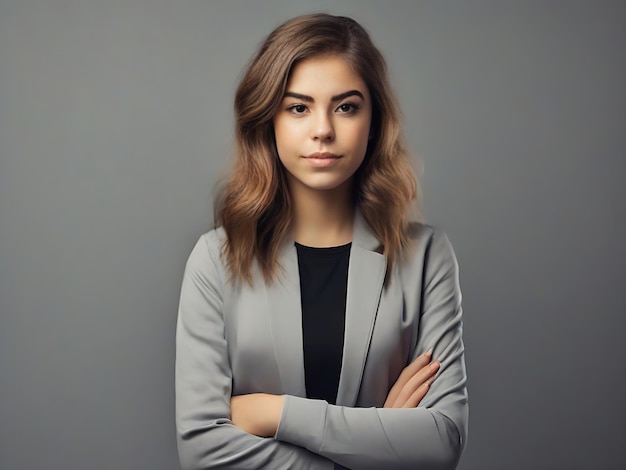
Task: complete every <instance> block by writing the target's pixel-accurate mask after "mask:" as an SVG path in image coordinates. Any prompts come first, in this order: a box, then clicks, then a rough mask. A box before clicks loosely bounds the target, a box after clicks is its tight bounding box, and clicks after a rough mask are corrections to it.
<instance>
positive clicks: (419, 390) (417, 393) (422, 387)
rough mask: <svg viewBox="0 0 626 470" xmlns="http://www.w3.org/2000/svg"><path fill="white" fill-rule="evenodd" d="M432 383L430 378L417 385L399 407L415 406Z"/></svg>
mask: <svg viewBox="0 0 626 470" xmlns="http://www.w3.org/2000/svg"><path fill="white" fill-rule="evenodd" d="M431 383H432V379H430V380H428V381H426V382H425V383H423V384H422V385H420V386H419V387H417V390H415V391H414V392H413V394H412V395H411V396H410V397H409V399H408V400H407V401H406V402H405V403H404V404H403V405H402V406H401V408H415V407H416V406H417V405H419V404H420V402H421V401H422V398H424V397H425V396H426V393H427V392H428V389H429V388H430V384H431Z"/></svg>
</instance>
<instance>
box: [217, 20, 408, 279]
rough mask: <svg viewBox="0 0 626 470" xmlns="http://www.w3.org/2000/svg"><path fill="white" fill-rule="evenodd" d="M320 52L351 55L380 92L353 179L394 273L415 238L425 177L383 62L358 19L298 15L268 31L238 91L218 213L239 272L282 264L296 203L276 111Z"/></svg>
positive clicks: (267, 271)
mask: <svg viewBox="0 0 626 470" xmlns="http://www.w3.org/2000/svg"><path fill="white" fill-rule="evenodd" d="M320 55H339V56H340V57H342V58H343V59H345V60H346V61H348V62H349V63H350V64H351V65H352V67H354V70H355V71H356V72H357V73H358V74H359V75H360V76H361V78H362V79H363V81H364V82H365V83H366V85H367V87H368V90H369V92H370V96H371V97H372V124H371V140H370V142H369V145H368V149H367V152H366V155H365V159H364V161H363V163H362V164H361V166H360V168H359V169H358V170H357V172H356V173H355V175H354V181H353V185H352V186H353V196H354V203H355V206H356V207H357V208H358V210H359V211H360V212H361V213H362V215H363V217H364V218H365V220H366V221H367V223H368V224H369V225H370V227H371V229H372V230H373V232H374V234H375V235H376V237H377V238H378V240H380V242H381V245H382V249H383V253H384V254H385V255H386V257H387V269H388V271H389V270H390V268H391V266H392V265H393V262H394V260H396V258H397V257H398V256H399V255H400V253H401V252H402V250H403V249H404V248H405V247H406V246H407V245H408V243H409V239H410V235H409V226H408V218H409V208H410V207H411V203H412V201H413V200H414V199H416V197H417V180H416V178H415V174H414V172H413V169H412V167H411V165H410V162H409V158H408V155H407V152H406V147H405V145H404V140H403V138H402V135H401V119H400V111H399V107H398V104H397V101H396V98H395V96H394V94H393V92H392V90H391V87H390V84H389V79H388V76H387V67H386V64H385V60H384V58H383V56H382V55H381V53H380V51H379V50H378V49H377V48H376V47H375V46H374V44H373V43H372V41H371V39H370V37H369V35H368V33H367V31H365V29H363V27H362V26H361V25H360V24H359V23H357V22H356V21H354V20H353V19H351V18H347V17H343V16H332V15H328V14H313V15H306V16H300V17H297V18H294V19H291V20H289V21H287V22H286V23H284V24H282V25H281V26H279V27H278V28H277V29H276V30H274V31H273V32H272V33H271V34H270V35H269V36H268V37H267V39H266V40H265V41H264V42H263V44H262V45H261V47H260V49H259V50H258V52H257V53H256V54H255V56H254V57H253V58H252V61H251V62H250V64H249V65H248V68H247V69H246V71H245V73H244V76H243V78H242V80H241V82H240V84H239V87H238V89H237V93H236V96H235V115H236V135H235V137H236V161H235V165H234V168H233V171H232V176H231V177H230V179H229V180H228V181H227V182H226V184H225V186H224V187H223V188H222V189H221V191H220V193H219V195H218V197H217V199H216V206H215V211H214V214H215V224H216V226H219V225H221V226H222V227H223V228H224V230H225V231H226V235H227V237H226V241H225V243H224V246H223V250H222V254H223V256H224V257H225V261H226V264H227V266H228V268H229V271H230V274H231V277H232V279H234V280H244V281H247V282H248V283H252V273H251V271H252V264H253V261H254V260H255V259H256V260H257V262H258V263H259V266H260V268H261V271H262V272H263V275H264V277H265V280H266V281H267V282H271V281H272V280H273V279H274V278H275V277H276V275H277V272H278V271H279V268H280V267H279V263H278V259H277V258H278V252H279V250H280V248H281V245H282V243H283V242H284V239H285V236H286V235H287V232H288V231H289V228H290V224H291V220H292V208H291V198H290V194H289V191H288V186H287V179H286V175H285V171H286V170H285V169H284V167H283V166H282V164H281V162H280V160H279V158H278V155H277V152H276V143H275V139H274V128H273V118H274V115H275V114H276V112H277V110H278V108H279V106H280V104H281V102H282V100H283V95H284V93H285V90H286V86H287V82H288V80H289V77H290V73H291V71H292V70H293V68H294V66H295V65H297V64H298V63H300V62H301V61H303V60H305V59H308V58H311V57H315V56H320Z"/></svg>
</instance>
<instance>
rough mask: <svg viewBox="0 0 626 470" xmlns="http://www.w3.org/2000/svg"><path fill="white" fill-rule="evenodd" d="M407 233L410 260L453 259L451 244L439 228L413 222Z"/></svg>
mask: <svg viewBox="0 0 626 470" xmlns="http://www.w3.org/2000/svg"><path fill="white" fill-rule="evenodd" d="M408 232H409V237H410V240H411V243H410V245H411V247H410V249H409V253H410V255H409V256H410V258H413V259H415V258H416V257H417V258H419V259H421V260H424V261H425V260H426V259H427V258H447V259H450V260H452V259H455V255H454V250H453V248H452V244H451V243H450V240H449V238H448V236H447V234H446V232H445V231H444V230H443V229H442V228H441V227H437V226H434V225H430V224H427V223H424V222H417V221H415V222H411V223H409V230H408Z"/></svg>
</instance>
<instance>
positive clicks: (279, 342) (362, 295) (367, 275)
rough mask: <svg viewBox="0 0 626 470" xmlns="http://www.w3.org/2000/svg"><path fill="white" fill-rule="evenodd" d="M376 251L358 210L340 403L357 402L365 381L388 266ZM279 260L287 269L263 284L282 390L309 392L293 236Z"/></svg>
mask: <svg viewBox="0 0 626 470" xmlns="http://www.w3.org/2000/svg"><path fill="white" fill-rule="evenodd" d="M378 251H380V242H379V241H378V240H377V239H376V237H374V235H373V234H372V233H371V230H370V228H369V226H368V225H367V223H366V222H365V220H364V219H363V217H362V216H361V214H360V213H359V212H358V211H357V213H356V215H355V221H354V234H353V240H352V248H351V250H350V263H349V265H348V291H347V296H346V327H345V335H344V345H343V359H342V364H341V376H340V379H339V389H338V391H337V404H338V405H342V406H354V405H355V404H356V401H357V398H358V394H359V388H360V386H361V379H362V377H363V369H364V367H365V359H366V357H367V353H368V350H369V344H370V340H371V337H372V331H373V328H374V321H375V320H376V313H377V312H378V303H379V301H380V295H381V292H382V287H383V282H384V279H385V272H386V268H387V260H386V258H385V256H384V255H382V254H381V253H379V252H378ZM280 262H281V265H282V267H283V269H284V272H283V273H282V275H280V276H278V278H277V279H276V280H275V281H274V282H273V283H272V284H271V285H266V287H265V292H266V301H267V305H268V308H269V309H270V317H271V322H272V325H271V330H272V340H273V343H274V352H275V355H276V362H277V364H278V370H279V374H280V380H281V385H282V389H283V391H284V393H286V394H289V395H295V396H300V397H305V396H306V386H305V379H304V352H303V349H302V305H301V298H300V273H299V270H298V255H297V252H296V248H295V246H294V244H293V241H292V240H291V239H289V242H287V243H285V246H284V247H283V249H282V252H281V255H280ZM261 282H262V281H261Z"/></svg>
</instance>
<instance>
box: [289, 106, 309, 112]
mask: <svg viewBox="0 0 626 470" xmlns="http://www.w3.org/2000/svg"><path fill="white" fill-rule="evenodd" d="M289 109H290V110H291V111H293V112H294V113H296V114H302V113H304V112H305V111H306V106H304V105H303V104H294V105H293V106H290V107H289Z"/></svg>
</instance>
